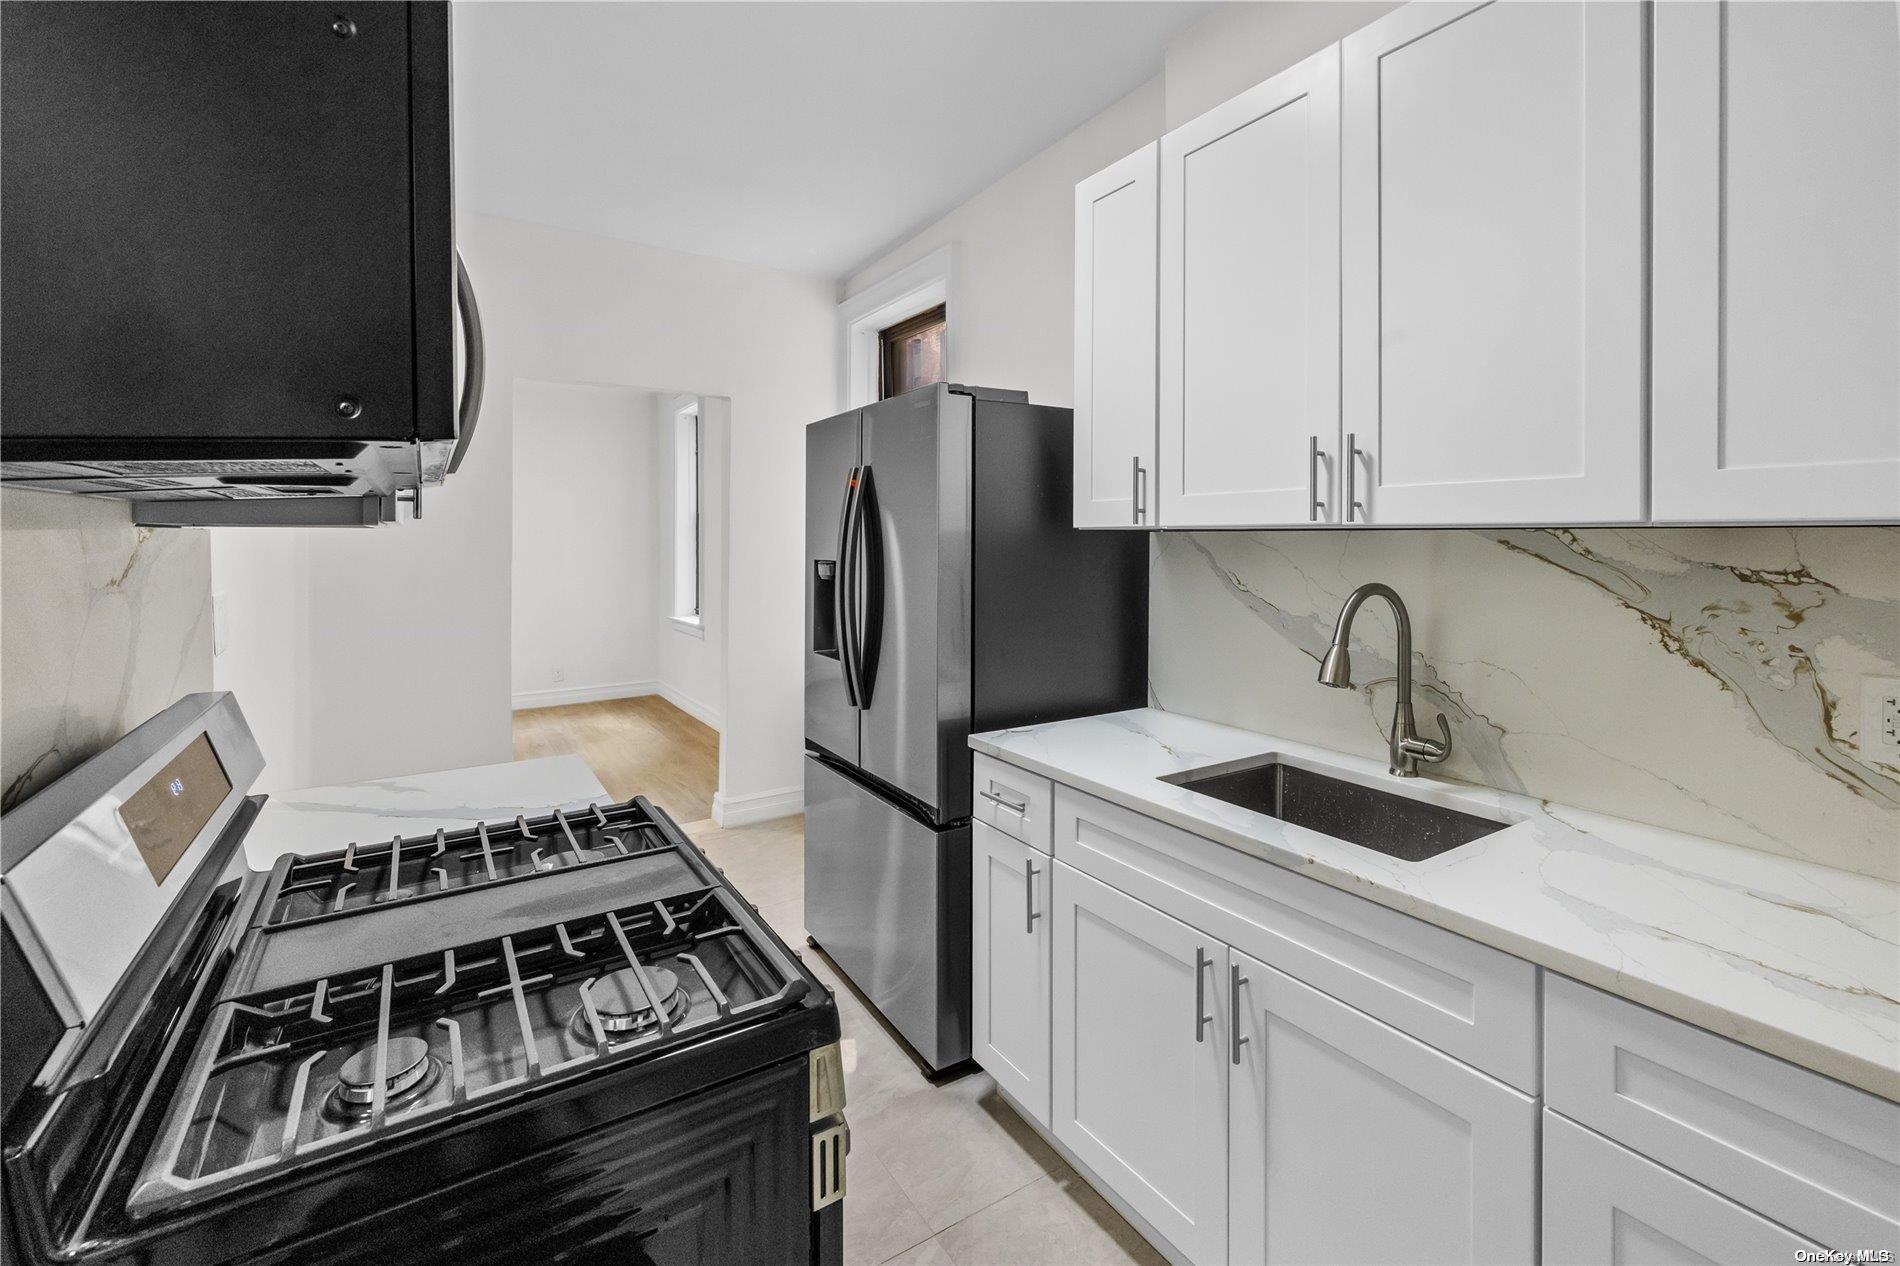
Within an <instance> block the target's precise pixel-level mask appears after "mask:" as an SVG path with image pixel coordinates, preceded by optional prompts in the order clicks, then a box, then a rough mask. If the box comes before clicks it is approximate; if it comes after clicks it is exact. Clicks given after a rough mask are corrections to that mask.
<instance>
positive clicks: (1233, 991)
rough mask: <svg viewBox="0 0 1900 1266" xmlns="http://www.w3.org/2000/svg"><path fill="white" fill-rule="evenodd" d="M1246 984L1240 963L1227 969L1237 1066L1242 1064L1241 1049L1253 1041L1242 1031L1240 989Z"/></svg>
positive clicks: (1234, 1055)
mask: <svg viewBox="0 0 1900 1266" xmlns="http://www.w3.org/2000/svg"><path fill="white" fill-rule="evenodd" d="M1246 983H1247V978H1246V977H1245V976H1243V975H1241V974H1240V964H1239V963H1235V964H1234V965H1233V966H1231V967H1229V968H1228V969H1227V999H1228V1003H1227V1022H1228V1023H1229V1024H1231V1025H1233V1026H1234V1028H1233V1033H1234V1040H1233V1042H1232V1046H1233V1057H1234V1063H1236V1064H1238V1063H1239V1062H1240V1048H1241V1047H1243V1046H1245V1045H1246V1044H1247V1043H1248V1042H1249V1041H1251V1040H1252V1039H1251V1038H1249V1037H1248V1036H1247V1035H1246V1034H1245V1033H1242V1032H1241V1031H1240V1029H1241V1024H1240V987H1241V986H1242V985H1244V984H1246Z"/></svg>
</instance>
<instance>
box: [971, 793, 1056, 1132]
mask: <svg viewBox="0 0 1900 1266" xmlns="http://www.w3.org/2000/svg"><path fill="white" fill-rule="evenodd" d="M971 843H972V845H973V847H972V848H971V850H970V854H971V859H972V862H973V867H972V875H971V879H972V886H971V892H970V912H971V923H972V926H973V928H974V941H973V943H972V945H971V973H972V974H971V988H970V992H971V1002H972V1005H973V1009H974V1019H975V1030H976V1031H975V1035H974V1037H975V1040H974V1042H973V1047H974V1050H975V1054H976V1062H977V1063H979V1064H981V1065H982V1066H983V1068H984V1070H985V1071H987V1072H988V1073H989V1074H990V1076H992V1077H994V1078H995V1079H996V1084H997V1085H999V1086H1001V1087H1002V1088H1003V1089H1004V1090H1006V1091H1008V1092H1009V1093H1010V1095H1011V1096H1012V1097H1013V1098H1014V1099H1015V1100H1016V1102H1017V1103H1019V1104H1021V1105H1022V1107H1023V1109H1024V1110H1025V1111H1026V1112H1028V1113H1029V1115H1030V1116H1031V1117H1033V1118H1035V1120H1036V1121H1037V1122H1038V1123H1039V1124H1041V1125H1043V1126H1045V1127H1047V1126H1048V1124H1049V990H1050V983H1051V981H1050V974H1049V945H1050V942H1051V940H1052V939H1053V938H1052V934H1051V932H1050V927H1049V923H1050V917H1051V916H1050V913H1049V891H1050V888H1051V887H1052V885H1051V882H1050V873H1049V872H1050V871H1051V870H1053V869H1054V867H1055V863H1054V862H1053V861H1052V860H1050V858H1049V856H1048V854H1046V853H1043V852H1041V851H1039V850H1037V849H1034V848H1031V847H1030V846H1029V845H1027V844H1024V843H1023V842H1022V841H1021V840H1015V839H1011V838H1010V837H1009V836H1007V835H1004V834H1003V833H1002V832H1001V831H998V830H997V829H996V828H994V827H992V826H988V825H985V824H984V823H981V822H978V823H976V824H975V825H974V827H973V829H972V836H971Z"/></svg>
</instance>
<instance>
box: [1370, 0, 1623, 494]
mask: <svg viewBox="0 0 1900 1266" xmlns="http://www.w3.org/2000/svg"><path fill="white" fill-rule="evenodd" d="M1643 26H1644V7H1643V6H1641V5H1639V4H1635V3H1625V2H1623V0H1603V2H1601V3H1590V4H1575V3H1549V4H1544V3H1529V2H1513V0H1499V2H1498V3H1494V4H1488V5H1487V4H1411V5H1407V6H1406V7H1405V8H1402V9H1399V10H1396V11H1395V12H1393V13H1391V14H1389V15H1387V16H1386V17H1384V18H1381V19H1380V20H1378V21H1377V22H1374V23H1372V24H1371V25H1370V26H1367V27H1365V28H1364V29H1362V30H1360V31H1358V32H1355V33H1354V34H1352V35H1351V36H1348V37H1347V39H1346V40H1345V42H1344V44H1343V45H1342V48H1343V55H1344V60H1343V77H1344V87H1343V116H1342V123H1341V144H1342V155H1341V167H1340V177H1341V216H1342V229H1341V239H1340V247H1341V256H1342V266H1343V294H1342V314H1341V320H1342V330H1343V338H1342V355H1343V369H1344V374H1343V383H1344V398H1343V414H1344V429H1345V430H1346V431H1347V432H1348V433H1349V434H1351V435H1353V436H1354V437H1355V438H1356V446H1357V450H1358V452H1357V455H1356V456H1354V455H1350V454H1349V455H1348V456H1347V459H1346V466H1347V474H1348V484H1349V486H1350V487H1351V488H1352V490H1353V499H1355V500H1357V501H1358V502H1359V503H1360V504H1361V505H1362V506H1363V508H1362V509H1355V508H1354V507H1352V506H1350V505H1348V506H1347V507H1346V514H1345V515H1344V516H1343V518H1344V521H1346V522H1371V523H1375V524H1408V523H1411V524H1453V523H1596V522H1629V521H1638V520H1641V519H1642V518H1643V517H1644V513H1645V506H1644V483H1643V476H1644V461H1643V446H1644V434H1643V334H1644V329H1643V287H1644V278H1643V209H1644V208H1643V200H1644V181H1643V161H1644V135H1643V133H1644V121H1643V94H1644V84H1643V74H1644V54H1643V43H1644V41H1643V34H1644V31H1643Z"/></svg>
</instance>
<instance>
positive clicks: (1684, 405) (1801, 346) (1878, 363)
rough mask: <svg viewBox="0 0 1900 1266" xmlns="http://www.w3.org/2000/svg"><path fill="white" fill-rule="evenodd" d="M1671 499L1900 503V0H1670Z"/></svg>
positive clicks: (1662, 277)
mask: <svg viewBox="0 0 1900 1266" xmlns="http://www.w3.org/2000/svg"><path fill="white" fill-rule="evenodd" d="M1654 93H1655V106H1654V109H1655V175H1654V181H1655V191H1654V199H1655V202H1654V233H1655V256H1654V258H1655V262H1654V281H1653V285H1654V300H1653V302H1654V318H1653V319H1654V328H1655V335H1654V349H1655V350H1654V356H1655V368H1654V388H1653V390H1654V412H1653V415H1652V420H1651V430H1652V453H1653V461H1654V481H1655V482H1654V493H1653V496H1652V503H1653V513H1654V516H1655V518H1657V519H1659V520H1674V521H1684V520H1688V521H1696V520H1701V521H1729V522H1736V521H1755V522H1784V523H1785V522H1795V521H1800V520H1813V519H1833V520H1857V519H1858V520H1867V519H1896V518H1900V15H1897V11H1896V6H1895V5H1893V4H1891V3H1870V4H1834V3H1816V4H1792V3H1776V4H1701V3H1695V4H1689V3H1673V2H1672V3H1663V4H1658V5H1657V6H1656V18H1655V80H1654Z"/></svg>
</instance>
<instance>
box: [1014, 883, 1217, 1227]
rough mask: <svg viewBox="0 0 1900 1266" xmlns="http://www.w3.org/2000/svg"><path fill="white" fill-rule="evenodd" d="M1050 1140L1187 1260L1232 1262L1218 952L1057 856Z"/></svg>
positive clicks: (1212, 943) (1213, 944)
mask: <svg viewBox="0 0 1900 1266" xmlns="http://www.w3.org/2000/svg"><path fill="white" fill-rule="evenodd" d="M1055 869H1056V882H1055V954H1054V961H1055V1024H1054V1034H1055V1044H1054V1050H1053V1056H1054V1059H1053V1070H1054V1083H1055V1100H1054V1105H1053V1106H1054V1118H1055V1119H1054V1124H1053V1126H1052V1127H1051V1128H1052V1130H1053V1132H1054V1134H1055V1136H1056V1138H1057V1139H1058V1140H1059V1141H1060V1142H1061V1143H1062V1144H1063V1145H1064V1146H1066V1147H1067V1148H1068V1149H1069V1150H1070V1151H1071V1152H1073V1153H1074V1154H1075V1156H1076V1157H1077V1158H1078V1159H1079V1160H1080V1161H1081V1162H1082V1163H1083V1164H1084V1165H1086V1166H1087V1167H1088V1168H1089V1169H1090V1170H1091V1171H1093V1173H1094V1176H1095V1177H1096V1178H1097V1179H1098V1180H1100V1181H1101V1182H1103V1183H1105V1184H1106V1185H1107V1186H1109V1187H1110V1188H1112V1189H1113V1190H1114V1192H1115V1193H1116V1195H1118V1196H1119V1197H1121V1199H1122V1200H1124V1201H1125V1202H1127V1204H1128V1205H1129V1207H1130V1208H1132V1209H1134V1210H1135V1212H1136V1213H1138V1214H1140V1215H1141V1217H1142V1218H1143V1219H1144V1220H1145V1221H1146V1222H1147V1223H1148V1225H1149V1226H1151V1227H1152V1228H1154V1230H1155V1231H1156V1232H1158V1233H1159V1234H1160V1235H1162V1236H1163V1237H1165V1238H1166V1239H1167V1240H1168V1241H1169V1243H1171V1244H1172V1245H1173V1246H1174V1247H1175V1248H1176V1249H1177V1250H1178V1251H1179V1252H1180V1253H1181V1254H1183V1255H1184V1256H1186V1257H1187V1258H1188V1259H1189V1260H1191V1261H1194V1262H1209V1263H1212V1262H1222V1261H1225V1260H1226V1259H1227V1150H1226V1148H1225V1147H1224V1146H1223V1143H1224V1140H1225V1139H1226V1137H1227V1067H1228V1065H1227V1058H1228V1055H1227V1050H1228V1021H1227V1013H1226V1005H1227V999H1226V996H1225V985H1226V980H1227V968H1228V958H1227V947H1226V946H1225V945H1222V944H1221V943H1220V942H1219V941H1217V940H1215V939H1214V938H1213V937H1211V936H1208V935H1206V934H1204V933H1202V932H1199V931H1196V930H1195V929H1194V928H1191V927H1189V926H1188V925H1187V924H1185V923H1182V922H1180V921H1179V920H1177V919H1171V918H1169V917H1168V916H1167V915H1165V914H1162V913H1161V912H1160V911H1158V910H1155V909H1153V908H1151V907H1149V906H1146V905H1143V904H1142V903H1141V902H1139V901H1137V900H1135V899H1134V898H1133V897H1130V896H1127V895H1126V894H1124V893H1120V892H1117V891H1115V890H1114V889H1113V888H1110V887H1109V886H1108V885H1106V884H1102V883H1098V882H1097V881H1095V880H1093V879H1091V878H1089V877H1088V876H1087V875H1084V874H1082V873H1081V872H1080V871H1077V870H1074V869H1072V868H1070V867H1068V866H1065V865H1063V864H1062V863H1061V862H1057V863H1055Z"/></svg>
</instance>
